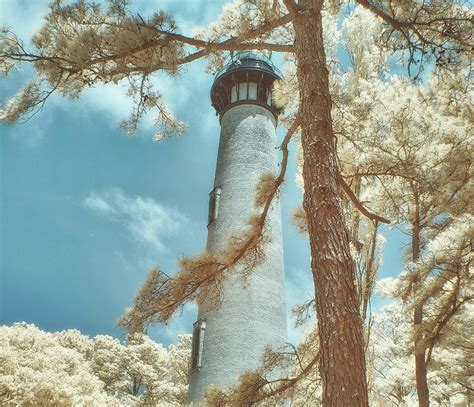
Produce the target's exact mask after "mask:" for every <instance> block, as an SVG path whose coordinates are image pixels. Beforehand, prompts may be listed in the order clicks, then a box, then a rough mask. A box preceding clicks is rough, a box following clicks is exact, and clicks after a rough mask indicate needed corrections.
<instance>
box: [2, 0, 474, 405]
mask: <svg viewBox="0 0 474 407" xmlns="http://www.w3.org/2000/svg"><path fill="white" fill-rule="evenodd" d="M353 4H359V5H361V6H363V7H365V8H366V9H368V10H369V11H370V12H371V13H373V14H374V15H376V16H377V17H378V18H379V19H380V20H381V21H382V22H383V26H384V30H383V32H382V35H381V37H380V40H379V45H380V46H382V47H387V48H389V49H392V50H398V51H400V52H405V57H404V59H405V60H406V65H407V66H408V69H409V70H410V71H412V70H413V67H414V66H415V65H417V66H418V67H423V66H424V65H425V63H426V61H428V60H430V58H431V60H432V61H434V62H435V63H436V64H437V66H438V68H440V69H441V68H443V69H450V68H453V67H456V66H457V64H459V56H460V55H462V54H463V53H466V52H468V50H469V47H470V45H469V39H470V35H471V30H470V21H471V11H470V9H469V7H468V4H464V3H463V2H462V0H449V1H445V2H442V3H440V2H438V1H425V2H422V3H418V2H398V1H391V0H389V1H368V0H355V1H354V2H349V3H347V4H346V3H345V2H342V1H338V0H331V1H329V0H327V1H323V0H300V1H298V2H295V1H294V0H283V1H282V2H280V1H277V0H273V1H271V0H244V1H237V2H235V3H233V4H231V5H229V6H228V7H227V8H226V9H225V10H224V13H223V15H222V18H221V19H220V21H219V22H217V23H216V24H215V25H213V26H211V27H210V28H209V29H208V30H205V31H204V33H200V34H198V35H195V36H192V37H190V36H185V35H183V34H181V33H179V30H178V27H177V26H176V24H175V23H174V22H173V20H172V18H171V17H170V16H168V15H166V14H165V13H163V12H157V13H156V14H154V15H153V16H152V17H150V18H146V19H145V18H143V17H142V16H140V15H134V14H133V13H132V12H130V10H129V9H128V7H127V2H126V1H125V0H114V1H110V2H109V4H108V7H107V8H105V9H104V8H103V7H101V6H99V5H98V4H95V3H93V2H89V1H87V0H81V1H76V2H73V3H71V4H68V5H63V4H62V2H60V1H59V0H57V1H55V2H53V3H52V5H51V11H50V13H49V14H48V15H47V17H46V22H45V25H44V26H43V28H42V29H41V30H40V31H39V32H38V33H37V34H36V35H35V36H34V38H33V44H34V47H35V49H34V50H33V51H31V52H30V51H28V50H27V49H26V48H25V47H24V45H23V43H22V42H21V41H20V40H19V39H18V38H17V37H16V36H15V35H14V34H13V33H12V32H10V31H8V30H3V31H2V34H1V37H0V71H1V72H2V73H3V74H8V73H9V72H11V71H12V70H13V69H15V67H16V65H17V64H18V63H19V62H29V63H32V64H33V65H34V67H35V69H36V76H35V78H34V80H33V81H31V82H29V83H27V84H26V85H25V87H24V88H23V89H22V90H21V91H20V93H19V94H18V95H17V96H16V97H15V98H12V99H10V100H8V101H7V103H6V106H5V109H4V110H3V111H2V113H1V115H0V118H1V119H2V120H3V121H5V122H7V123H13V122H15V121H18V120H19V119H21V118H22V117H25V115H26V116H27V115H29V114H32V113H33V112H34V111H35V110H38V109H40V108H41V107H42V105H43V104H44V103H45V101H46V100H47V98H48V97H49V96H50V95H51V94H52V93H54V92H58V93H61V94H63V95H65V96H68V97H72V98H75V97H79V96H80V93H81V91H82V90H83V89H84V88H85V87H88V86H93V85H96V84H99V83H109V82H112V83H117V82H118V81H122V80H126V81H128V82H129V93H130V94H131V95H132V97H133V98H134V101H135V107H134V109H133V111H132V112H131V115H130V117H129V118H128V119H126V120H124V121H123V123H122V124H121V126H122V127H123V129H124V130H126V131H127V132H129V133H133V132H134V131H135V130H136V127H137V124H138V122H139V120H140V119H141V118H142V117H143V115H144V114H145V113H146V112H148V111H149V110H154V111H155V112H156V113H157V115H156V124H157V126H158V131H157V134H156V139H158V140H159V139H162V138H163V137H168V136H170V135H172V134H174V133H182V132H183V131H185V126H184V124H183V123H182V122H181V121H179V120H177V119H175V118H174V116H173V115H172V113H171V112H170V111H169V109H168V108H167V107H166V104H165V102H164V101H163V100H162V97H161V95H160V93H159V91H158V90H156V89H155V88H154V86H153V83H152V81H151V77H152V76H153V74H154V73H156V72H158V71H164V72H167V73H169V74H172V75H176V74H178V73H179V68H180V66H182V65H184V64H187V63H190V62H192V61H194V60H197V59H199V58H206V57H207V58H209V59H210V60H211V63H217V64H218V63H219V61H221V59H222V53H223V52H224V51H235V50H242V49H255V50H265V51H270V52H284V53H287V54H289V56H290V58H292V59H293V60H294V62H295V65H296V81H297V89H298V103H297V109H296V110H295V111H294V112H293V113H294V114H293V115H292V116H293V117H292V118H291V120H288V123H287V124H288V128H289V131H288V134H287V137H286V138H285V140H284V142H283V144H282V146H281V148H282V151H283V162H282V166H281V168H282V171H281V173H280V174H279V176H278V177H277V178H276V179H275V182H274V184H273V185H270V188H269V189H268V191H267V193H266V197H267V202H266V203H265V204H264V205H262V212H261V215H260V216H259V217H257V218H254V219H251V220H250V221H249V229H248V230H247V231H246V232H245V233H243V234H242V235H241V236H237V237H235V238H234V239H232V240H231V241H230V244H229V248H228V250H226V251H225V253H224V254H223V256H224V259H225V262H224V264H223V263H222V261H220V262H217V261H216V259H214V258H212V256H210V255H209V254H207V253H203V254H202V255H200V256H198V257H196V258H185V259H183V260H182V261H181V271H180V272H178V273H177V275H176V276H175V277H174V278H168V279H167V278H163V277H166V276H164V275H163V274H162V273H159V272H158V273H157V272H154V276H152V277H151V278H150V280H149V283H150V282H154V283H156V286H154V288H153V289H151V288H150V286H149V287H144V289H143V290H142V292H141V294H142V296H141V297H140V296H139V297H138V298H137V303H136V304H135V307H134V308H133V309H132V310H131V312H129V313H128V314H127V315H125V317H124V318H123V319H122V322H123V323H124V324H125V325H127V324H132V325H133V326H135V327H138V328H139V327H140V326H143V324H147V323H149V322H157V321H165V320H168V319H169V318H171V317H172V315H173V314H174V312H175V311H176V309H178V308H179V307H180V306H182V304H183V303H184V302H185V301H190V300H195V299H198V289H199V290H201V293H203V292H204V293H207V294H213V293H214V294H215V292H216V290H215V289H212V288H211V287H216V286H217V287H218V286H219V282H220V281H221V280H222V278H223V276H224V275H225V273H227V272H229V270H231V268H232V266H233V265H234V264H236V263H240V264H242V263H244V264H245V265H246V266H247V267H246V269H247V270H249V272H251V268H252V266H253V265H254V264H255V262H257V261H258V256H259V253H261V250H260V248H261V247H260V246H261V244H263V243H264V224H265V218H266V214H267V212H268V208H269V206H270V204H271V199H272V198H273V197H274V196H275V195H276V194H277V193H278V191H279V189H280V186H281V184H282V182H283V179H284V174H285V169H286V162H287V157H288V149H287V146H288V143H289V141H290V139H291V137H292V136H293V135H294V134H295V133H296V131H297V130H298V129H299V132H300V134H301V143H302V152H303V158H304V165H303V182H304V188H305V194H304V200H303V208H304V211H305V213H306V218H307V229H308V233H309V240H310V247H311V259H312V274H313V280H314V284H315V299H316V309H317V314H318V330H319V346H320V355H319V356H320V362H319V366H320V368H319V369H320V374H321V378H322V384H323V393H322V401H323V404H324V405H325V406H340V405H351V406H367V404H368V396H367V384H366V372H365V358H364V338H363V326H362V319H361V317H360V314H359V303H358V300H357V290H356V286H355V283H354V280H355V264H354V261H353V259H352V257H351V252H350V245H349V242H350V232H349V229H348V227H347V225H346V222H345V219H344V214H343V203H342V198H341V190H342V191H344V192H345V193H346V194H348V196H349V198H350V199H351V200H352V201H353V203H354V205H355V206H356V207H357V208H359V209H360V210H361V211H362V213H364V214H365V215H366V216H369V217H371V218H373V219H378V220H383V218H380V217H376V216H375V215H373V214H371V213H370V212H369V211H367V210H366V209H365V208H364V207H363V205H361V204H360V202H358V201H357V199H356V198H357V197H356V196H355V195H354V194H351V192H350V188H349V187H348V186H347V184H346V183H345V181H344V180H343V178H342V177H341V176H340V168H339V165H338V160H337V155H336V137H335V132H334V126H333V121H332V116H331V111H332V108H333V101H332V98H331V92H330V82H329V68H328V62H327V59H326V50H325V45H324V41H323V19H322V13H323V11H324V10H328V11H330V12H331V13H335V14H338V13H343V12H344V11H345V9H346V8H347V7H352V5H353ZM341 10H342V11H341ZM368 69H371V67H368ZM419 72H421V70H418V71H417V72H416V74H418V73H419ZM288 119H290V117H289V118H288ZM415 249H416V247H415ZM414 252H416V250H414ZM144 294H148V295H150V297H148V300H146V301H145V300H144V299H145V298H144V297H143V295H144ZM215 296H216V303H218V293H217V294H215ZM138 328H137V329H138ZM347 366H350V368H346V367H347ZM420 368H421V367H420ZM421 373H423V372H421ZM426 390H427V388H426V386H425V385H423V383H421V384H420V386H419V388H418V392H419V398H420V405H422V406H426V405H428V403H429V400H428V393H427V391H426Z"/></svg>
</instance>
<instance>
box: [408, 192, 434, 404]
mask: <svg viewBox="0 0 474 407" xmlns="http://www.w3.org/2000/svg"><path fill="white" fill-rule="evenodd" d="M417 201H418V197H417V195H416V194H415V214H414V218H413V221H412V238H411V251H412V261H413V262H416V261H418V259H419V258H420V232H421V231H420V210H419V207H418V202H417ZM420 283H421V282H420V281H418V279H417V280H416V281H415V283H414V286H413V294H414V295H416V292H417V291H418V288H419V285H420ZM422 323H423V303H417V305H416V306H415V308H414V309H413V328H414V331H415V334H414V336H413V342H414V347H415V377H416V391H417V394H418V405H419V406H420V407H428V406H429V405H430V392H429V388H428V380H427V369H426V346H425V344H424V341H423V335H422V333H421V332H420V328H421V327H420V325H421V324H422Z"/></svg>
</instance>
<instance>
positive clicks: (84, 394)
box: [0, 323, 191, 406]
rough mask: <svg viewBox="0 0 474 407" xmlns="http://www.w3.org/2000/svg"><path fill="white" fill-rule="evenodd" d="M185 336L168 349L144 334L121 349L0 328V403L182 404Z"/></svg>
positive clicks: (65, 335) (74, 334)
mask: <svg viewBox="0 0 474 407" xmlns="http://www.w3.org/2000/svg"><path fill="white" fill-rule="evenodd" d="M190 349H191V343H190V338H189V335H183V336H181V337H180V338H179V343H178V344H177V345H171V346H170V348H169V350H166V349H165V348H163V346H162V345H161V344H157V343H155V342H153V341H152V340H151V339H150V338H148V337H147V336H145V335H140V336H134V337H132V338H131V339H130V340H129V341H128V343H127V344H126V345H123V344H122V343H120V341H119V340H117V339H115V338H112V337H110V336H107V335H98V336H96V337H95V338H92V339H91V338H89V337H87V336H85V335H82V334H81V333H80V332H79V331H77V330H66V331H62V332H55V333H50V332H44V331H42V330H40V329H38V328H37V327H35V326H34V325H30V324H26V323H16V324H14V325H13V326H1V327H0V399H1V400H2V403H3V402H5V403H7V404H9V405H10V404H12V405H42V406H47V405H65V406H67V405H84V406H97V405H107V406H125V405H140V404H142V403H149V404H150V403H151V404H154V405H159V404H160V405H164V404H167V405H177V404H181V403H182V402H183V401H184V400H185V395H186V391H187V374H188V371H187V366H188V361H189V359H190Z"/></svg>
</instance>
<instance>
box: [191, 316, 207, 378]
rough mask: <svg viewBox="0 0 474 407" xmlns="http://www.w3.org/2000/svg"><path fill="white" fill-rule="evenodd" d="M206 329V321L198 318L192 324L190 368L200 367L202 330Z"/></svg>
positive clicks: (202, 341) (202, 340)
mask: <svg viewBox="0 0 474 407" xmlns="http://www.w3.org/2000/svg"><path fill="white" fill-rule="evenodd" d="M205 331H206V321H204V320H202V319H200V320H199V321H197V322H195V323H194V326H193V346H192V355H191V369H196V368H198V367H201V359H202V345H203V343H204V332H205Z"/></svg>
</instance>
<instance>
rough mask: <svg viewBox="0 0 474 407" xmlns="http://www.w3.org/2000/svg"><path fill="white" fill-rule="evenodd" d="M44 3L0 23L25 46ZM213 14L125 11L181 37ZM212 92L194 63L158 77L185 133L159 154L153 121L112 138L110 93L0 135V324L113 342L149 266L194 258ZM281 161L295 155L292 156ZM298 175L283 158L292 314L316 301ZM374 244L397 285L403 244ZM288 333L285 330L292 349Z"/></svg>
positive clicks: (120, 97)
mask: <svg viewBox="0 0 474 407" xmlns="http://www.w3.org/2000/svg"><path fill="white" fill-rule="evenodd" d="M48 3H49V0H45V1H43V0H41V1H40V0H35V1H33V0H30V1H18V0H0V25H5V24H7V25H8V26H10V27H11V28H12V29H13V30H14V31H15V32H17V33H18V34H19V35H20V37H21V38H24V39H26V38H27V37H28V36H29V35H30V34H31V33H32V32H34V31H35V30H36V29H38V28H39V27H40V25H41V16H42V15H44V14H45V13H46V12H47V4H48ZM222 3H223V1H220V2H217V1H206V2H198V1H194V0H193V1H179V2H176V1H175V2H174V1H171V0H170V1H145V0H142V1H135V2H133V7H134V9H136V10H137V11H138V12H140V14H141V15H149V14H150V13H151V12H153V11H156V10H158V9H160V8H163V9H165V10H166V11H169V12H170V13H172V14H173V15H174V16H175V18H176V20H177V21H178V25H179V26H180V27H183V30H184V32H189V30H190V29H191V28H192V27H193V26H195V25H205V24H206V23H208V22H210V21H212V20H213V19H215V18H216V17H217V16H218V15H219V13H220V9H221V6H222ZM31 73H32V72H31V70H30V69H29V68H27V67H23V68H22V69H21V70H20V71H19V72H18V73H16V74H15V75H13V76H12V77H9V78H6V79H2V80H0V95H1V97H0V99H2V100H4V98H5V97H6V96H8V95H12V94H13V93H14V92H15V91H16V90H17V89H18V88H19V86H20V85H21V83H22V82H23V81H24V80H25V79H27V78H28V77H30V76H31ZM212 80H213V77H212V76H211V75H208V74H206V73H205V63H204V62H200V61H198V62H195V63H193V64H192V65H190V66H188V67H186V68H185V69H184V72H183V74H182V75H180V76H179V77H178V78H177V79H170V78H166V77H160V78H159V82H158V83H159V90H160V91H161V92H162V93H163V95H164V96H165V98H166V100H167V101H168V103H169V104H170V106H171V108H172V110H173V111H174V112H175V114H176V116H177V117H178V118H180V119H181V120H184V121H185V122H186V123H187V125H188V130H187V132H186V134H185V135H184V136H182V137H177V138H173V139H169V140H165V141H163V142H161V143H156V142H154V141H153V140H152V135H153V127H152V124H151V121H149V120H146V121H145V123H144V124H143V125H142V126H141V127H140V129H139V131H138V133H137V135H136V136H134V137H128V136H126V135H125V134H123V133H122V132H121V131H120V130H119V129H118V127H117V125H118V122H119V121H120V120H121V119H123V118H124V117H125V115H126V114H127V112H128V108H129V106H130V103H129V101H128V100H127V98H126V96H125V95H124V91H123V89H122V88H120V87H119V86H115V87H114V86H107V87H105V86H102V87H99V88H95V89H90V90H88V91H86V92H85V93H84V94H83V95H82V97H81V98H80V99H79V100H74V101H70V100H66V99H64V98H61V97H59V96H55V97H53V98H52V99H51V100H49V102H48V103H47V104H46V106H45V108H44V109H43V111H41V112H40V113H39V114H37V115H36V116H34V117H33V118H32V119H31V120H30V121H28V122H27V123H25V124H17V125H15V126H10V127H8V126H5V125H0V197H1V200H0V278H1V280H0V323H1V324H11V323H13V322H15V321H26V322H30V323H34V324H36V325H37V326H39V327H40V328H41V329H44V330H48V331H56V330H62V329H67V328H77V329H79V330H81V331H82V332H83V333H85V334H88V335H91V336H92V335H96V334H110V335H114V336H117V337H122V335H123V332H122V331H121V330H120V329H118V328H117V327H116V326H115V321H116V319H117V318H118V316H119V315H120V314H121V312H122V311H123V309H124V308H125V307H126V306H128V305H129V304H130V303H131V301H132V299H133V296H134V294H135V292H136V290H137V289H138V288H139V286H140V285H141V283H142V282H143V281H144V278H145V276H146V274H147V271H148V269H149V268H150V267H151V266H153V265H157V266H159V267H160V268H162V269H163V271H165V272H167V273H171V274H172V273H173V272H174V271H175V270H176V260H177V259H178V258H179V257H180V256H183V255H185V254H186V255H192V254H196V253H198V252H200V251H201V250H202V249H203V248H204V246H205V243H206V232H207V229H206V223H207V205H208V201H207V200H208V193H209V191H210V190H211V189H212V184H213V179H214V169H215V163H216V158H217V147H218V141H219V122H218V118H217V117H216V116H215V113H214V111H213V109H212V108H211V104H210V100H209V89H210V87H211V84H212ZM282 134H283V133H282V130H281V129H279V130H278V135H279V137H280V138H281V137H282ZM290 154H291V156H292V157H293V158H294V157H295V146H294V145H293V146H292V147H291V151H290ZM294 173H295V160H294V159H293V160H291V163H290V171H289V174H288V177H287V182H286V184H285V186H284V189H283V194H282V216H283V224H284V229H283V233H284V251H285V272H286V278H287V293H288V310H290V309H291V307H292V306H294V305H296V304H298V303H300V302H303V301H304V300H306V299H308V298H310V296H311V293H312V292H313V286H312V279H311V275H310V264H309V248H308V243H307V239H306V237H304V236H301V235H298V234H297V233H296V231H295V230H294V228H293V226H292V225H290V223H289V219H290V214H291V210H292V209H293V208H295V207H297V206H299V205H300V203H301V198H302V197H301V193H300V192H299V191H298V189H297V187H296V185H295V182H294ZM384 235H385V236H386V237H387V238H388V240H387V243H386V248H385V251H384V266H383V268H382V270H381V273H380V275H381V276H389V275H395V274H397V273H399V272H400V270H401V264H400V261H401V251H400V244H401V240H402V237H401V234H400V233H393V232H392V233H390V232H388V231H387V230H386V231H385V233H384ZM377 304H379V302H377V301H375V306H377ZM195 313H196V309H195V307H194V306H193V305H190V306H188V307H186V309H185V311H184V313H183V315H182V316H181V318H178V319H176V320H174V321H173V322H172V323H170V325H169V326H158V327H155V328H152V329H151V331H150V333H151V335H152V337H153V338H155V339H156V340H158V341H160V342H163V343H164V344H168V343H170V342H173V341H175V339H176V335H177V334H178V333H185V332H190V331H191V328H192V323H193V322H194V319H195ZM298 335H299V332H298V331H295V330H293V329H292V328H291V326H290V340H292V341H295V340H296V339H297V338H298Z"/></svg>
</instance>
